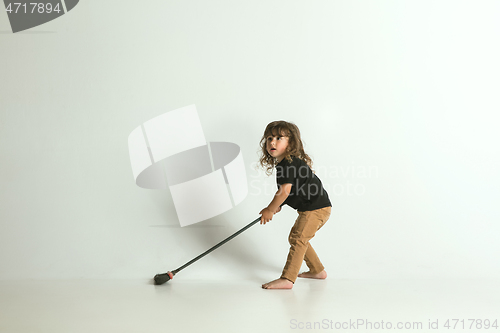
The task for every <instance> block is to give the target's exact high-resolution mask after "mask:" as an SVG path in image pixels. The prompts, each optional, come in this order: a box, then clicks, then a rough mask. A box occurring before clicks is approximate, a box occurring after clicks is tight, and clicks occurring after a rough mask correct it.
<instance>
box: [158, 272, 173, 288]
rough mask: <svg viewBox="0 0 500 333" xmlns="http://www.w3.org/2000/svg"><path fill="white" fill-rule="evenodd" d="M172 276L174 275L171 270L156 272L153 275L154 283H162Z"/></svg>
mask: <svg viewBox="0 0 500 333" xmlns="http://www.w3.org/2000/svg"><path fill="white" fill-rule="evenodd" d="M173 277H174V275H173V274H172V273H171V272H167V273H163V274H156V275H155V277H154V280H155V285H157V286H158V285H160V284H164V283H165V282H167V281H168V280H171V279H172V278H173Z"/></svg>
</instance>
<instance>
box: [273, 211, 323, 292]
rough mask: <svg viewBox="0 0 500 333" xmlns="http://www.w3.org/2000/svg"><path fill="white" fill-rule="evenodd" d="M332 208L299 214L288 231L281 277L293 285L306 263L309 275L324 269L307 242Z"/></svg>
mask: <svg viewBox="0 0 500 333" xmlns="http://www.w3.org/2000/svg"><path fill="white" fill-rule="evenodd" d="M331 210H332V207H325V208H320V209H316V210H312V211H308V212H299V217H298V218H297V220H296V221H295V224H294V225H293V227H292V230H291V231H290V236H288V241H289V243H290V251H289V252H288V259H287V261H286V264H285V268H283V273H282V274H281V277H282V278H284V279H287V280H289V281H292V282H293V283H295V280H296V279H297V275H298V274H299V271H300V266H301V265H302V260H305V261H306V264H307V267H309V270H310V272H311V273H313V274H316V273H319V272H321V271H323V270H324V269H325V267H323V264H321V261H320V260H319V258H318V255H317V254H316V252H315V251H314V249H313V248H312V246H311V244H310V243H309V241H310V240H311V238H313V237H314V235H315V234H316V231H318V230H319V229H320V228H321V227H322V226H323V225H324V224H325V222H326V221H327V220H328V218H329V217H330V213H331Z"/></svg>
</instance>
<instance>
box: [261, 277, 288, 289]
mask: <svg viewBox="0 0 500 333" xmlns="http://www.w3.org/2000/svg"><path fill="white" fill-rule="evenodd" d="M292 287H293V283H292V281H289V280H287V279H276V280H274V281H271V282H268V283H264V284H263V285H262V288H264V289H292Z"/></svg>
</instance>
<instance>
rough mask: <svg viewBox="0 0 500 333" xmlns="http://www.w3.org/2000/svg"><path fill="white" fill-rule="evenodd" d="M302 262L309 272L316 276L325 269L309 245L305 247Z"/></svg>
mask: <svg viewBox="0 0 500 333" xmlns="http://www.w3.org/2000/svg"><path fill="white" fill-rule="evenodd" d="M304 260H305V262H306V265H307V267H309V272H310V273H312V274H317V273H319V272H322V271H324V270H325V267H324V266H323V264H322V263H321V261H320V260H319V258H318V255H317V254H316V251H314V249H313V247H312V245H311V243H309V246H308V247H307V251H306V254H305V255H304Z"/></svg>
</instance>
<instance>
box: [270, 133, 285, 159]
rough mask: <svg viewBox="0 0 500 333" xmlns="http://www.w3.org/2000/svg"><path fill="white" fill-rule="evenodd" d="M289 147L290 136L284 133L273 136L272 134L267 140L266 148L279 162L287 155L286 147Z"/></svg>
mask: <svg viewBox="0 0 500 333" xmlns="http://www.w3.org/2000/svg"><path fill="white" fill-rule="evenodd" d="M287 147H288V137H287V136H284V135H279V136H273V135H270V136H268V137H267V140H266V149H267V152H268V153H269V155H271V156H272V157H274V158H276V159H277V160H278V163H279V162H281V160H282V159H283V158H284V157H285V155H286V148H287Z"/></svg>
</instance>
